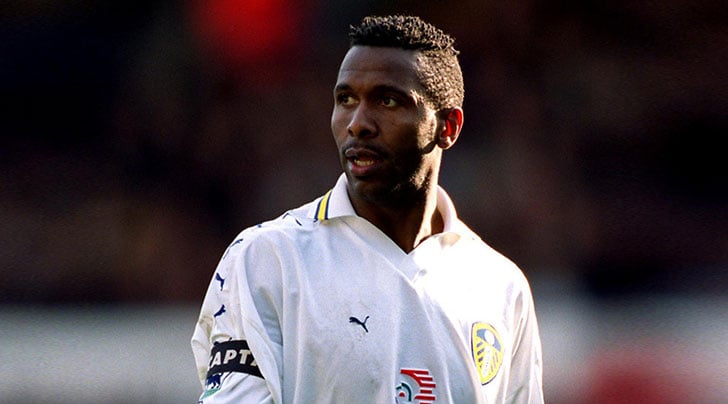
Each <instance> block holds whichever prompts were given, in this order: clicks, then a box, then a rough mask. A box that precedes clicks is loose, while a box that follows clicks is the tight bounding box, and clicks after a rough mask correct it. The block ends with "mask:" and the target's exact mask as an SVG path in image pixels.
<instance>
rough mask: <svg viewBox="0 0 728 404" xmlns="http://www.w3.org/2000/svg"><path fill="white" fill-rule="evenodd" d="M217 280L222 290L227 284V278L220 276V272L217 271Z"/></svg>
mask: <svg viewBox="0 0 728 404" xmlns="http://www.w3.org/2000/svg"><path fill="white" fill-rule="evenodd" d="M215 280H216V281H218V282H220V290H222V287H223V286H224V285H225V278H223V277H222V276H220V273H219V272H215Z"/></svg>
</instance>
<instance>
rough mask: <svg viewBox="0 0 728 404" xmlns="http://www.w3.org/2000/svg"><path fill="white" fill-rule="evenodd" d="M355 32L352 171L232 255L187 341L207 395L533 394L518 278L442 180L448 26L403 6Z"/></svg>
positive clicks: (452, 59) (349, 108)
mask: <svg viewBox="0 0 728 404" xmlns="http://www.w3.org/2000/svg"><path fill="white" fill-rule="evenodd" d="M350 39H351V47H350V49H349V51H348V52H347V54H346V56H345V57H344V60H343V62H342V64H341V67H340V70H339V75H338V79H337V82H336V86H335V88H334V100H335V103H334V109H333V114H332V117H331V128H332V131H333V134H334V140H335V141H336V144H337V146H338V150H339V153H340V159H341V164H342V167H343V171H344V174H342V175H341V177H340V178H339V180H338V182H337V183H336V185H335V186H334V188H333V189H332V190H331V191H329V192H328V193H326V194H325V195H324V196H322V197H320V198H318V199H317V200H315V201H313V202H311V203H309V204H307V205H304V206H302V207H300V208H297V209H294V210H291V211H288V212H286V213H285V214H283V215H282V216H281V217H279V218H277V219H275V220H272V221H270V222H265V223H262V224H260V225H258V226H256V227H253V228H249V229H246V230H244V231H243V232H242V233H241V234H240V235H239V236H238V237H237V238H236V239H235V241H234V242H233V243H232V244H231V245H230V246H229V247H228V249H227V251H226V252H225V253H224V255H223V257H222V260H221V262H220V264H219V265H218V267H217V269H216V272H215V274H214V277H213V280H212V282H211V284H210V287H209V289H208V292H207V296H206V297H205V301H204V303H203V306H202V310H201V313H200V319H199V322H198V324H197V327H196V329H195V334H194V336H193V340H192V346H193V350H194V353H195V358H196V362H197V366H198V370H199V374H200V379H201V381H202V382H203V384H204V385H205V387H206V391H205V392H204V393H203V394H202V397H201V398H200V402H201V403H243V402H244V403H259V402H264V403H271V402H273V403H395V402H396V403H406V402H417V403H504V402H509V403H510V402H518V403H534V402H536V403H538V402H542V401H543V398H542V389H541V345H540V340H539V335H538V327H537V324H536V317H535V313H534V307H533V300H532V297H531V292H530V289H529V286H528V283H527V281H526V279H525V278H524V276H523V274H522V273H521V271H520V270H519V269H518V268H517V267H516V266H515V265H514V264H513V263H511V262H510V261H509V260H508V259H506V258H504V257H503V256H502V255H500V254H498V253H497V252H495V251H494V250H492V249H491V248H490V247H488V246H487V245H486V244H485V243H484V242H482V241H481V240H480V238H478V236H476V235H475V234H474V233H473V232H472V231H471V230H470V229H469V228H468V227H467V226H466V225H465V224H463V223H462V222H461V221H460V220H459V219H458V217H457V215H456V212H455V208H454V207H453V204H452V202H451V200H450V198H449V197H448V195H447V194H446V193H445V191H444V190H443V189H442V188H440V187H439V185H438V174H439V171H440V162H441V158H442V153H443V151H444V150H447V149H449V148H450V147H451V146H452V145H453V144H454V143H455V141H456V140H457V138H458V136H459V134H460V130H461V128H462V124H463V111H462V100H463V83H462V73H461V71H460V67H459V64H458V61H457V54H458V52H457V51H456V50H455V49H454V48H453V42H454V41H453V39H452V38H451V37H449V36H448V35H446V34H444V33H443V32H442V31H440V30H439V29H437V28H435V27H433V26H432V25H430V24H427V23H425V22H423V21H422V20H420V19H419V18H416V17H403V16H390V17H367V18H365V19H364V20H363V21H362V23H361V25H360V26H358V27H352V29H351V32H350Z"/></svg>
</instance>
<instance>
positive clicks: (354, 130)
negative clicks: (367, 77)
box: [346, 103, 377, 137]
mask: <svg viewBox="0 0 728 404" xmlns="http://www.w3.org/2000/svg"><path fill="white" fill-rule="evenodd" d="M370 112H371V111H368V110H367V107H366V105H365V104H364V103H362V104H359V106H357V107H356V109H354V110H353V111H352V114H351V119H350V120H349V125H348V126H347V127H346V131H347V132H348V133H349V136H352V137H371V136H374V135H375V134H376V132H377V126H376V124H375V122H374V120H373V119H372V117H371V116H370V115H371V114H370Z"/></svg>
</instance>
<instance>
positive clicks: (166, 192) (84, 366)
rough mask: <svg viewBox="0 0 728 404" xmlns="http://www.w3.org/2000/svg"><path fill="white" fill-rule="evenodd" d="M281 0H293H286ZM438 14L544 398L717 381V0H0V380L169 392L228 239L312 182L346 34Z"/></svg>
mask: <svg viewBox="0 0 728 404" xmlns="http://www.w3.org/2000/svg"><path fill="white" fill-rule="evenodd" d="M289 3H295V4H289ZM385 13H412V14H418V15H420V16H422V17H423V18H425V19H427V20H429V21H431V22H433V23H435V25H438V26H440V27H441V28H443V29H444V30H445V31H447V32H449V33H451V34H452V35H453V36H454V37H455V38H456V40H457V43H456V46H457V48H458V49H459V50H460V51H461V63H462V67H463V70H464V74H465V86H466V96H465V127H464V130H463V134H462V136H461V137H460V140H459V141H458V144H457V145H456V146H455V147H454V149H452V150H451V151H449V152H448V153H446V154H445V161H444V166H443V173H442V178H441V183H442V185H443V186H444V187H445V188H446V189H447V190H448V191H449V193H450V195H451V196H452V198H453V199H454V201H455V204H456V206H457V207H458V209H459V213H460V215H461V217H462V218H463V219H464V220H465V221H466V222H467V223H468V224H469V225H470V226H471V227H472V228H473V229H474V230H476V231H477V232H478V233H479V234H481V236H482V237H483V238H484V240H486V241H487V242H488V243H489V244H491V245H492V246H493V247H495V248H496V249H498V250H500V251H501V252H503V253H504V254H506V255H507V256H509V257H510V258H512V259H513V260H514V261H515V262H516V263H518V264H519V265H520V266H521V267H522V269H523V270H524V272H525V273H526V275H527V276H528V278H529V279H530V281H531V285H532V288H533V291H534V295H535V298H536V307H537V312H538V315H539V320H540V324H541V328H542V338H543V344H544V361H545V364H544V372H545V375H544V383H545V385H544V388H545V394H546V400H547V402H550V403H636V402H640V403H715V402H720V401H723V400H725V398H724V397H726V396H728V382H726V378H725V377H726V376H725V375H726V374H728V365H726V364H728V343H727V342H726V338H725V337H726V335H728V294H726V292H725V290H726V287H727V286H728V277H727V276H726V273H727V272H726V270H727V269H728V181H726V179H727V176H726V174H727V170H726V158H725V157H724V151H723V149H722V147H721V146H720V145H721V144H723V143H724V142H722V140H723V139H721V137H723V138H725V135H726V133H728V132H726V130H727V129H728V103H727V101H728V78H727V77H726V67H725V66H727V65H728V25H727V24H726V21H728V8H726V7H725V4H723V3H722V2H719V1H717V0H716V1H711V0H663V1H660V2H655V1H616V2H590V1H586V2H585V1H565V0H556V1H553V0H552V1H543V0H541V1H539V0H523V1H517V2H511V1H496V0H478V1H474V0H464V1H459V2H446V1H441V0H440V1H436V0H429V1H426V0H418V1H360V0H342V1H337V2H327V1H321V0H301V1H297V2H286V1H283V0H217V1H203V0H188V1H159V0H157V1H125V2H90V1H69V0H55V1H50V0H32V1H28V0H24V1H19V0H6V1H3V2H2V3H0V91H1V93H0V94H2V95H1V96H0V100H1V101H0V102H1V104H0V105H1V106H2V109H1V110H0V135H1V137H0V278H1V279H2V281H1V282H0V375H2V377H0V403H26V402H38V403H45V402H49V403H50V402H53V403H66V402H76V403H93V402H108V403H131V402H135V403H177V402H195V401H196V400H197V396H198V395H199V393H200V392H201V386H200V385H199V382H198V381H197V379H196V374H195V366H194V363H193V359H192V354H191V352H190V349H189V343H188V341H189V338H190V337H191V333H192V329H193V327H194V324H195V321H196V318H197V312H198V309H199V305H200V303H201V301H202V298H203V295H204V293H205V290H206V288H207V284H208V282H209V280H210V279H211V276H212V274H213V270H214V268H215V265H216V264H217V261H218V259H219V258H220V256H221V255H222V253H223V251H224V250H225V248H226V246H227V245H228V244H229V242H230V241H232V239H233V238H234V237H235V235H236V234H237V233H238V232H239V231H240V230H242V229H243V228H245V227H248V226H250V225H254V224H256V223H259V222H260V221H263V220H266V219H270V218H272V217H275V216H277V215H279V214H281V213H282V212H284V211H285V210H287V209H289V208H292V207H296V206H299V205H301V204H303V203H305V202H308V201H310V200H312V199H314V198H316V197H317V196H320V195H321V194H323V193H324V192H326V191H327V190H328V189H329V188H330V187H331V186H333V184H334V182H335V181H336V178H337V177H338V175H339V172H340V168H339V165H338V161H337V158H336V150H335V147H334V142H333V139H332V137H331V134H330V129H329V118H330V113H331V107H332V105H333V100H332V88H333V84H334V82H335V79H336V74H337V70H338V65H339V63H340V61H341V58H342V57H343V55H344V53H345V52H346V49H347V38H346V31H347V28H348V26H349V25H350V24H355V23H357V22H358V21H359V20H360V19H361V17H362V16H364V15H368V14H385Z"/></svg>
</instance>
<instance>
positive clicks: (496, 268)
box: [456, 228, 529, 289]
mask: <svg viewBox="0 0 728 404" xmlns="http://www.w3.org/2000/svg"><path fill="white" fill-rule="evenodd" d="M461 237H462V238H461V240H460V242H459V243H457V244H456V245H457V246H458V250H459V251H458V252H457V253H458V254H461V255H463V256H466V257H468V260H472V262H478V263H480V265H478V268H479V271H482V275H483V276H487V277H489V278H491V279H500V280H502V281H504V282H506V283H509V284H513V285H514V286H516V287H517V288H519V289H528V288H529V286H528V280H527V279H526V276H525V275H524V273H523V271H522V270H521V268H520V267H519V266H518V265H517V264H516V263H515V262H514V261H513V260H511V259H510V258H509V257H507V256H506V255H505V254H503V253H502V252H500V251H498V250H497V249H495V248H493V247H492V246H491V245H490V244H488V243H487V242H485V241H484V240H483V239H482V238H481V237H480V236H478V234H477V233H475V232H474V231H472V230H470V229H469V228H467V230H466V231H463V232H462V234H461Z"/></svg>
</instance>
